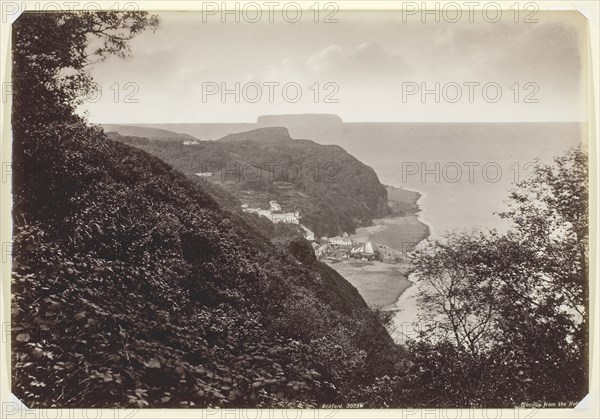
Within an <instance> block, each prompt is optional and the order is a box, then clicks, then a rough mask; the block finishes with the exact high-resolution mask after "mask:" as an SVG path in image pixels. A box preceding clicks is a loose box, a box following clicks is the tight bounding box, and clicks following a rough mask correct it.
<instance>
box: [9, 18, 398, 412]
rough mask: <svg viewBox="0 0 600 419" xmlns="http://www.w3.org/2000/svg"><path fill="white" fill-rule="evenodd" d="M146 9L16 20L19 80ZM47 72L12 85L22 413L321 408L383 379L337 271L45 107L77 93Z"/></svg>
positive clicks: (386, 345)
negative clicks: (74, 40)
mask: <svg viewBox="0 0 600 419" xmlns="http://www.w3.org/2000/svg"><path fill="white" fill-rule="evenodd" d="M148 19H149V17H147V16H146V15H145V14H131V13H127V14H120V13H117V12H115V13H111V14H109V15H103V14H91V15H90V14H78V13H73V14H50V13H48V14H43V15H40V14H35V15H32V14H25V15H23V16H21V18H20V19H19V21H18V22H17V23H16V24H15V32H14V39H15V40H16V43H15V49H14V50H15V74H16V75H21V74H25V75H29V76H33V75H36V73H35V71H36V70H37V69H39V68H40V67H39V66H32V65H31V61H35V60H37V59H46V58H47V57H54V60H56V62H55V61H53V60H50V61H49V62H52V63H54V64H56V65H55V67H54V70H57V69H60V68H62V67H61V61H60V59H59V58H60V57H65V56H66V57H70V58H69V60H68V62H69V63H70V64H72V63H73V62H78V61H77V60H76V59H74V58H76V57H77V54H80V53H81V51H82V50H83V48H80V47H81V46H82V45H85V37H83V38H80V42H81V43H80V44H75V45H68V44H65V43H63V41H64V39H70V38H69V36H68V34H69V33H79V32H80V31H84V32H85V31H86V30H90V29H89V28H90V27H91V28H94V30H98V31H102V30H108V29H106V27H113V26H115V25H116V26H119V27H121V26H126V25H128V24H132V23H131V22H134V23H133V24H134V25H137V26H136V27H140V26H142V27H143V26H144V25H145V24H146V23H148ZM135 22H137V23H135ZM57 31H58V32H61V31H64V35H65V38H59V39H58V40H57V42H55V43H54V42H50V41H48V38H46V39H44V37H43V36H40V35H44V33H45V32H48V33H52V32H57ZM51 39H54V38H51ZM58 41H60V42H58ZM36 48H38V49H40V50H41V49H42V48H43V49H44V50H45V54H44V55H35V54H33V53H32V50H36ZM42 69H43V70H45V71H46V70H52V67H50V65H49V64H48V65H46V66H44V67H43V68H42ZM37 76H38V77H37V78H31V79H29V81H31V80H42V81H43V80H44V79H43V76H44V75H43V74H42V75H37ZM47 76H48V77H47V79H46V81H47V84H46V85H44V84H43V83H42V85H41V86H40V85H38V84H36V83H29V84H27V83H24V82H23V83H17V89H16V91H15V95H16V97H17V99H16V100H15V106H14V110H13V130H14V151H13V153H14V154H13V162H14V166H15V176H14V184H13V193H14V208H13V223H14V251H13V257H14V260H13V289H12V291H13V303H12V313H13V317H12V320H13V353H12V362H13V381H12V383H13V392H14V393H15V394H16V395H17V396H18V397H19V398H20V399H21V400H22V401H23V402H24V403H25V404H26V405H27V406H30V407H42V406H45V407H50V406H64V407H67V406H71V407H74V406H128V405H129V406H141V407H143V406H177V407H182V406H212V405H233V406H317V405H319V404H321V403H325V402H327V403H341V402H343V401H344V400H352V395H353V394H355V393H356V392H357V391H360V388H361V385H366V384H368V383H370V382H374V380H375V378H376V377H377V376H379V375H382V374H385V373H388V372H390V371H394V369H395V368H396V364H395V363H394V362H392V361H393V360H394V359H402V357H398V356H397V355H398V353H399V352H401V350H400V349H399V348H397V347H395V346H394V344H393V343H392V341H391V339H390V337H389V335H388V334H387V331H386V330H385V328H384V327H383V326H382V325H381V323H380V320H379V318H378V317H377V316H376V315H375V314H374V313H372V312H371V311H370V310H369V309H368V308H367V306H366V304H365V303H364V301H363V300H362V298H361V297H360V296H359V295H358V293H357V291H356V290H355V289H354V288H353V287H352V286H350V285H349V284H348V283H347V282H346V281H345V280H344V279H343V278H341V277H340V276H339V275H337V274H336V273H335V272H334V271H332V270H331V269H329V268H327V267H326V266H324V265H322V264H319V263H316V262H314V261H311V260H310V258H308V259H307V258H306V257H305V256H306V255H304V254H303V253H302V252H300V253H298V252H297V251H296V247H297V244H289V246H288V244H286V243H284V245H283V246H282V247H280V248H277V247H276V246H275V245H273V244H272V243H271V242H270V240H269V238H267V237H266V236H264V235H263V234H262V233H260V232H259V231H258V230H256V229H255V228H253V227H252V226H250V225H249V224H248V223H246V222H245V221H244V220H243V219H242V218H240V217H238V216H237V215H235V214H233V213H231V212H229V211H227V210H226V209H225V208H224V207H223V206H222V205H220V204H219V203H218V202H217V201H215V200H214V199H213V197H212V195H211V193H210V192H206V191H205V190H203V188H202V187H201V186H200V184H198V183H194V182H192V181H190V179H188V178H187V177H186V176H185V175H183V174H181V173H179V172H177V171H176V170H174V169H173V168H172V167H171V166H169V165H168V164H165V163H164V162H162V161H160V160H159V159H158V158H156V157H152V156H150V155H148V154H147V153H145V152H144V151H141V150H137V149H135V148H132V147H130V146H128V145H124V144H121V143H118V142H114V141H111V140H109V139H107V138H106V136H105V135H104V134H103V132H102V131H101V130H100V129H97V128H93V127H87V126H86V125H85V124H84V121H82V120H80V119H79V118H78V117H76V116H74V114H73V112H72V105H71V102H69V101H53V100H50V101H49V102H48V101H46V102H45V101H43V99H52V96H53V95H55V94H57V95H59V96H60V97H71V96H72V97H76V93H77V92H78V91H79V88H80V87H81V85H77V86H74V87H73V89H74V90H69V89H68V88H67V90H65V91H61V92H60V93H56V92H45V89H48V86H50V87H53V88H57V89H58V87H59V86H57V84H56V83H55V78H54V75H53V74H50V73H49V74H48V75H47ZM59 90H60V89H59ZM36 91H37V92H41V93H42V94H43V95H42V99H41V100H42V101H40V97H39V96H37V95H35V94H33V93H35V92H36ZM32 111H34V112H33V113H32ZM288 248H290V250H291V253H290V252H288V250H287V249H288ZM293 254H296V256H297V257H298V258H296V257H294V256H293ZM302 255H303V256H302ZM398 367H399V366H398Z"/></svg>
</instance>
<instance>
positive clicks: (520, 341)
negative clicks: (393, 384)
mask: <svg viewBox="0 0 600 419" xmlns="http://www.w3.org/2000/svg"><path fill="white" fill-rule="evenodd" d="M587 170H588V165H587V154H586V153H585V152H584V151H582V150H581V149H580V148H576V149H571V150H569V151H568V152H566V153H565V154H564V155H563V156H560V157H557V158H556V159H555V163H554V165H552V166H541V165H540V166H538V167H536V169H535V171H534V173H533V175H532V176H530V177H529V178H528V179H527V180H525V181H524V182H522V183H521V184H519V185H518V187H517V188H516V189H515V190H514V191H512V192H511V194H510V197H509V205H510V209H509V210H508V211H507V212H505V213H503V214H501V216H502V217H504V218H508V219H510V220H512V221H513V222H514V229H513V230H512V231H510V232H509V233H507V234H504V235H500V234H497V233H496V232H493V231H492V232H490V233H483V232H480V233H472V234H458V233H454V234H450V235H448V236H447V237H445V238H444V239H442V240H439V241H437V242H435V243H431V244H430V246H429V247H428V248H426V249H422V250H421V251H420V254H419V255H418V257H417V258H416V274H417V275H418V277H419V278H420V284H421V293H420V297H419V298H420V303H421V306H422V307H423V309H424V310H423V312H424V313H426V314H425V316H424V319H423V320H424V321H425V324H429V325H432V326H433V327H431V328H430V329H429V330H427V331H426V333H425V339H424V340H422V341H421V342H420V343H419V344H418V345H415V346H414V348H413V353H416V354H417V355H418V356H424V355H426V356H425V357H424V358H423V361H425V362H427V363H429V362H435V363H436V365H438V364H439V365H440V366H442V368H432V369H431V371H430V372H429V375H430V377H429V378H428V379H427V380H428V381H432V382H434V383H437V384H435V387H434V389H433V391H432V396H433V395H434V394H437V392H438V391H440V390H441V389H442V388H445V387H450V388H452V391H455V392H457V393H456V396H452V395H451V394H450V395H448V394H447V395H446V396H445V397H444V398H442V399H439V395H438V396H437V397H438V400H437V402H436V403H438V404H439V403H444V402H448V401H455V400H456V399H455V397H457V396H458V395H459V394H460V397H461V398H463V399H462V403H464V404H471V403H476V404H481V403H483V404H495V405H509V406H510V405H514V404H515V403H518V402H520V401H523V400H525V401H538V402H549V403H559V402H564V403H567V402H577V401H579V400H581V399H582V398H583V396H584V395H585V394H586V393H587V389H588V384H587V381H588V375H587V370H588V362H587V359H588V305H589V304H588V239H589V236H588V206H587V201H588V186H587V184H588V172H587ZM415 350H416V352H415ZM430 365H431V364H430Z"/></svg>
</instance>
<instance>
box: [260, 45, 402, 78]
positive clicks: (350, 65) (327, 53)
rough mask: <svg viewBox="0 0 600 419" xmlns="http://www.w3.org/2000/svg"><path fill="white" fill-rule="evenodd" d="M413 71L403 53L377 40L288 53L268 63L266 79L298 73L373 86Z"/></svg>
mask: <svg viewBox="0 0 600 419" xmlns="http://www.w3.org/2000/svg"><path fill="white" fill-rule="evenodd" d="M412 71H413V70H412V68H411V66H410V65H409V64H408V63H407V61H406V59H405V58H404V56H403V55H401V54H397V53H390V52H388V51H386V50H385V49H384V48H383V47H382V46H381V45H379V44H377V43H362V44H360V45H357V46H354V47H345V48H344V47H342V46H340V45H338V44H330V45H327V46H325V47H323V48H321V49H319V50H317V51H316V52H314V53H311V54H307V55H305V56H303V57H287V58H285V59H283V60H282V61H281V62H280V63H279V64H277V65H273V66H268V67H267V70H266V72H265V75H264V77H263V80H265V81H266V80H269V81H271V80H282V79H288V80H289V79H290V77H296V78H300V79H303V80H307V79H309V80H314V81H324V80H326V81H333V82H340V83H353V84H355V85H356V84H359V85H360V84H369V85H370V86H371V87H373V86H374V85H378V84H385V82H386V81H387V80H388V79H389V80H392V79H396V80H397V79H401V78H403V77H404V76H406V75H409V74H411V73H412Z"/></svg>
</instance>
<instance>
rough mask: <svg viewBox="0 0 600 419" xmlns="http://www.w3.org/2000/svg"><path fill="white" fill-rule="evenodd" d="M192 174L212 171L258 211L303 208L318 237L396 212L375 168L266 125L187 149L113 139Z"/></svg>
mask: <svg viewBox="0 0 600 419" xmlns="http://www.w3.org/2000/svg"><path fill="white" fill-rule="evenodd" d="M111 138H113V139H116V140H118V141H123V142H125V143H128V144H131V145H134V146H136V147H138V148H141V149H142V150H145V151H147V152H149V153H151V154H154V155H156V156H158V157H160V158H161V159H163V160H165V161H166V162H168V163H171V164H172V165H173V166H174V167H175V168H177V169H178V170H181V171H183V172H185V173H189V174H193V173H198V172H204V173H207V172H211V173H213V176H211V177H209V178H208V180H209V181H210V182H214V183H216V184H218V185H220V186H222V187H223V189H225V190H227V191H228V192H230V193H231V194H233V195H234V196H235V197H237V198H238V199H239V200H240V201H242V202H244V203H247V204H249V205H250V206H255V207H262V208H265V209H266V208H268V202H269V200H273V199H274V200H277V201H278V202H279V203H280V204H281V206H282V209H283V210H284V211H290V212H291V211H294V210H299V211H300V214H301V216H302V219H301V222H302V224H304V225H306V226H307V227H308V228H309V229H311V230H312V231H313V232H315V234H317V235H318V236H321V235H329V236H333V235H336V234H341V233H343V232H354V231H355V229H356V227H358V226H364V225H369V224H370V223H371V221H372V220H373V219H374V218H380V217H383V216H385V215H387V214H388V213H389V207H388V202H387V191H386V189H385V187H384V186H383V185H382V184H381V183H380V182H379V179H378V178H377V175H376V174H375V172H374V171H373V169H371V168H370V167H368V166H366V165H364V164H363V163H361V162H360V161H358V160H357V159H355V158H354V157H352V156H351V155H349V154H348V153H347V152H346V151H344V149H342V148H341V147H339V146H335V145H320V144H317V143H315V142H313V141H309V140H293V139H292V138H291V137H290V136H289V134H288V132H287V129H285V128H281V127H271V128H259V129H256V130H253V131H249V132H243V133H236V134H231V135H228V136H226V137H224V138H222V139H220V140H218V141H204V142H201V143H200V144H198V145H194V146H186V145H184V144H183V143H182V142H174V141H160V140H151V139H143V138H137V137H126V136H121V135H118V134H111Z"/></svg>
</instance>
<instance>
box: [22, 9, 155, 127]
mask: <svg viewBox="0 0 600 419" xmlns="http://www.w3.org/2000/svg"><path fill="white" fill-rule="evenodd" d="M158 25H159V20H158V17H157V16H155V15H148V13H147V12H137V11H136V12H134V11H131V12H115V11H107V12H65V13H36V12H26V13H24V14H22V15H21V16H20V17H19V19H18V20H17V21H16V22H15V23H14V25H13V48H12V52H13V83H14V89H13V90H14V92H15V94H14V98H13V124H14V125H15V126H16V127H17V128H19V127H23V126H24V125H25V123H33V122H38V123H49V122H55V121H57V120H58V119H59V118H64V119H68V120H70V121H73V120H74V115H73V109H74V108H75V107H76V106H77V105H78V104H80V103H81V102H82V101H83V100H84V98H85V95H86V94H88V93H89V92H90V89H92V87H93V86H92V78H91V75H90V74H89V72H88V71H87V68H88V66H89V65H91V64H93V63H95V62H98V61H102V60H104V59H106V58H107V57H108V56H109V55H116V56H118V57H121V58H125V57H127V56H128V55H129V53H130V49H129V41H130V40H131V39H133V38H134V37H135V36H136V35H138V34H139V33H141V32H143V31H144V30H146V29H152V30H156V29H157V28H158Z"/></svg>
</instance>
